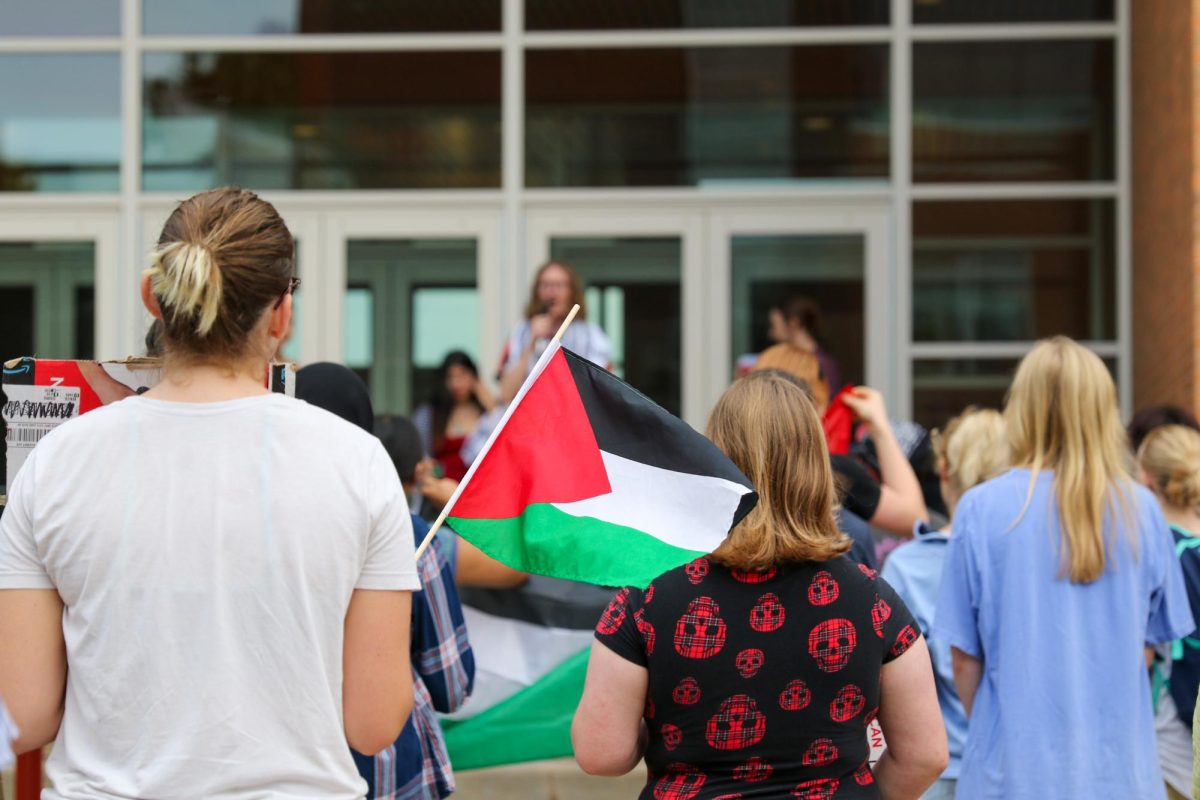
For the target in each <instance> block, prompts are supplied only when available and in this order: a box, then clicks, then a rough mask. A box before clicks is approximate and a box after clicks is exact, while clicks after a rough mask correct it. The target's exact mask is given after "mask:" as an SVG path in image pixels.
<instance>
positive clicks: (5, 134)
mask: <svg viewBox="0 0 1200 800" xmlns="http://www.w3.org/2000/svg"><path fill="white" fill-rule="evenodd" d="M120 160H121V103H120V59H119V57H118V56H117V55H116V54H115V53H113V54H109V53H5V54H0V191H40V192H115V191H117V190H118V189H119V188H120V178H119V174H118V170H119V165H120Z"/></svg>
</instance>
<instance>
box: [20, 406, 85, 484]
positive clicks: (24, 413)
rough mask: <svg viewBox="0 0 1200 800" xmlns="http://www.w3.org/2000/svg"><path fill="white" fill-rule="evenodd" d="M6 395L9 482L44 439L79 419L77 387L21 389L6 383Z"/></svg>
mask: <svg viewBox="0 0 1200 800" xmlns="http://www.w3.org/2000/svg"><path fill="white" fill-rule="evenodd" d="M4 394H5V395H7V396H8V400H7V401H6V402H5V403H4V426H5V437H4V442H5V447H6V449H7V452H8V469H7V473H8V474H7V479H6V482H7V483H8V484H9V485H10V486H11V485H12V481H13V477H14V476H16V474H17V472H19V471H20V469H21V465H22V464H24V463H25V459H26V458H27V457H28V456H29V451H30V450H32V449H33V446H34V445H35V444H37V443H38V442H39V441H41V439H42V437H43V436H45V435H46V434H47V433H49V432H50V431H52V430H54V429H55V428H57V427H58V426H59V425H61V424H62V423H64V422H66V421H67V420H69V419H71V418H72V417H77V416H79V397H80V391H79V387H78V386H22V385H19V384H6V385H5V387H4Z"/></svg>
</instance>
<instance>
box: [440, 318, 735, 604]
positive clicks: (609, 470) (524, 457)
mask: <svg viewBox="0 0 1200 800" xmlns="http://www.w3.org/2000/svg"><path fill="white" fill-rule="evenodd" d="M757 499H758V498H757V495H756V494H755V492H754V488H753V487H752V486H751V485H750V482H749V480H747V478H746V477H745V476H744V475H743V474H742V473H741V472H740V471H739V470H738V468H737V467H735V466H734V465H733V462H731V461H730V460H729V459H728V458H726V456H725V455H724V454H723V453H722V452H721V451H720V450H718V449H717V447H716V446H715V445H713V444H712V442H710V441H709V440H708V439H706V438H704V437H703V436H701V435H700V434H699V433H697V432H696V431H694V430H693V429H692V428H691V427H690V426H689V425H688V424H687V423H685V422H683V421H682V420H680V419H679V418H678V417H675V416H674V415H672V414H670V413H669V412H667V411H666V410H665V409H663V408H661V407H660V406H658V405H656V404H655V403H654V402H653V401H652V400H650V399H649V398H647V397H646V396H645V395H643V394H641V393H640V392H638V391H637V390H636V389H634V388H633V387H631V386H629V385H628V384H627V383H625V382H624V381H622V380H621V379H619V378H617V377H616V376H614V375H612V374H611V373H609V372H608V371H607V370H604V369H602V368H600V367H598V366H596V365H595V364H593V363H591V362H590V361H588V360H586V359H584V358H581V357H580V356H577V355H576V354H574V353H572V352H571V351H569V350H566V349H563V348H561V347H560V346H558V344H557V342H555V343H552V344H551V346H549V347H547V348H546V351H545V353H543V354H542V357H541V358H540V359H539V360H538V363H537V365H536V366H535V368H534V370H533V372H532V373H531V374H530V376H529V378H527V379H526V381H525V384H524V385H523V386H522V387H521V390H520V392H518V393H517V396H516V398H514V400H513V402H512V404H511V405H510V406H509V408H508V410H507V412H506V413H505V416H504V418H503V419H502V420H501V422H500V424H499V426H498V427H497V429H496V431H495V432H494V433H493V434H492V437H491V439H490V440H489V441H488V444H487V445H485V447H484V449H483V450H482V452H481V453H480V455H479V457H478V458H477V459H476V460H475V462H474V463H473V464H472V465H471V469H470V470H469V471H468V472H467V475H466V477H465V478H464V479H463V481H462V483H461V484H459V487H458V490H457V491H456V493H455V496H454V497H452V498H451V499H450V502H449V504H448V507H449V516H448V518H447V520H446V522H447V523H448V524H449V525H450V527H451V528H453V529H454V530H455V531H457V532H458V534H459V535H460V536H462V537H464V538H466V539H467V540H469V541H470V542H472V543H473V544H474V545H475V546H476V547H478V548H479V549H481V550H483V551H484V552H485V553H487V554H488V555H490V556H491V557H493V558H495V559H496V560H498V561H501V562H503V563H505V564H508V565H509V566H511V567H513V568H515V569H519V570H522V571H524V572H531V573H535V574H538V575H549V576H552V577H558V578H569V579H572V580H578V581H586V582H588V583H593V584H597V585H600V586H625V585H636V586H645V585H646V584H648V583H649V582H650V581H651V580H653V579H654V578H655V577H657V576H658V575H660V574H662V573H663V572H665V571H667V570H669V569H672V568H674V567H677V566H679V565H680V564H684V563H686V562H688V561H690V560H691V559H693V558H695V557H696V556H698V555H701V554H704V553H709V552H711V551H712V550H714V549H715V548H716V547H717V545H719V544H720V543H721V541H722V540H723V539H724V538H725V536H726V534H728V533H729V530H730V529H731V528H732V527H733V526H734V525H736V524H737V523H738V522H739V521H740V520H741V519H742V517H744V516H745V515H746V514H747V513H748V512H749V511H750V509H751V508H753V506H754V503H755V502H756V500H757Z"/></svg>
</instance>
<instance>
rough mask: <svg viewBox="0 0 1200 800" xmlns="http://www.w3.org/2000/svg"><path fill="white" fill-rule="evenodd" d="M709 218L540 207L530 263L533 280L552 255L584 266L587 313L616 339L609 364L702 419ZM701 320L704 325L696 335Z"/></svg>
mask: <svg viewBox="0 0 1200 800" xmlns="http://www.w3.org/2000/svg"><path fill="white" fill-rule="evenodd" d="M700 223H701V217H700V215H699V214H697V213H695V212H694V211H687V210H663V209H649V208H648V209H636V210H629V211H615V210H613V211H610V210H597V209H594V208H586V209H585V208H579V209H560V210H554V211H549V210H545V211H543V210H534V211H531V212H530V214H529V216H528V232H529V234H528V235H529V238H528V256H529V258H528V262H527V263H526V264H524V265H522V266H523V267H524V270H523V274H524V275H525V276H526V286H527V285H528V281H531V280H532V279H533V275H534V274H535V273H536V271H537V269H538V267H539V266H541V265H542V264H544V263H546V262H547V261H549V260H552V259H553V260H556V261H562V262H565V263H566V264H568V265H570V266H571V267H572V268H573V269H574V270H575V271H576V272H578V273H579V275H580V277H581V278H582V279H583V283H584V286H585V297H586V307H585V312H586V319H587V320H588V321H590V322H592V323H595V324H596V325H599V326H600V328H601V329H603V331H604V333H605V334H606V335H607V336H608V339H609V342H610V344H611V360H610V362H611V363H610V364H609V365H608V366H610V367H611V369H612V370H613V372H614V373H616V374H617V375H619V376H620V377H622V378H624V379H625V380H627V381H628V382H629V383H630V384H632V385H633V386H635V387H637V388H638V389H639V390H641V391H642V392H644V393H645V394H646V395H647V396H649V397H650V398H652V399H653V400H655V401H656V402H658V403H659V405H661V406H663V407H664V408H666V409H667V410H668V411H670V412H672V413H673V414H678V415H680V416H682V417H683V418H684V419H686V420H688V421H689V422H690V423H691V424H693V425H697V426H700V425H702V424H703V421H704V417H705V415H706V414H707V409H705V408H701V407H700V406H699V405H697V404H696V403H695V399H696V398H697V397H698V394H697V392H696V391H695V386H693V384H695V385H699V379H700V376H701V374H702V372H703V353H702V351H701V350H700V349H699V348H697V347H696V346H695V344H696V342H697V336H698V333H699V330H698V325H699V323H700V317H699V315H698V314H696V313H695V311H696V310H697V309H696V308H695V300H696V299H698V297H699V296H700V295H701V287H700V282H701V280H702V277H703V276H702V271H703V264H702V263H701V258H700V256H701V254H700V248H699V241H700V239H701V235H700V232H701V227H700ZM517 272H518V273H521V272H522V270H517ZM525 291H527V289H526V290H525ZM689 298H690V299H691V300H692V306H691V308H692V312H691V313H689V305H688V300H689ZM689 326H690V327H689ZM692 328H697V330H696V331H695V335H689V333H691V329H692Z"/></svg>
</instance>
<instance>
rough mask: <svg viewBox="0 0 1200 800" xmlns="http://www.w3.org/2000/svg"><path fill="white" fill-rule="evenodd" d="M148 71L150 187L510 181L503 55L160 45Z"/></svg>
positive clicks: (145, 153) (146, 161) (146, 162)
mask: <svg viewBox="0 0 1200 800" xmlns="http://www.w3.org/2000/svg"><path fill="white" fill-rule="evenodd" d="M387 76H392V77H390V78H389V77H387ZM144 80H145V84H144V88H145V120H144V123H143V143H142V147H143V150H142V165H143V186H144V188H146V189H150V190H171V191H195V190H199V189H205V188H209V187H212V186H218V185H223V184H240V185H245V186H253V187H255V188H256V189H399V188H407V189H420V188H453V187H496V186H499V185H500V54H499V53H493V52H469V53H451V52H439V53H424V52H409V53H186V54H177V53H150V54H148V55H146V56H145V76H144Z"/></svg>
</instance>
